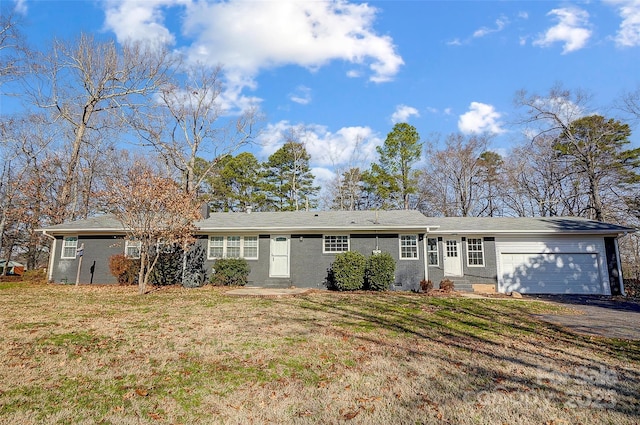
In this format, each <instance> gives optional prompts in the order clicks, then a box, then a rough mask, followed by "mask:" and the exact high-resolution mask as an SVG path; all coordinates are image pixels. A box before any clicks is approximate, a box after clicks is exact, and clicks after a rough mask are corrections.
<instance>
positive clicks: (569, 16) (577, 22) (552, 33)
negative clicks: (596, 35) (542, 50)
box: [533, 7, 591, 54]
mask: <svg viewBox="0 0 640 425" xmlns="http://www.w3.org/2000/svg"><path fill="white" fill-rule="evenodd" d="M547 16H555V18H556V19H557V21H558V23H557V24H556V25H555V26H553V27H551V28H549V29H548V30H547V31H546V32H545V33H544V34H542V35H541V36H540V37H538V38H537V39H536V40H535V41H534V42H533V44H534V45H536V46H541V47H548V46H551V45H552V44H554V43H558V42H559V43H563V49H562V54H566V53H569V52H573V51H576V50H580V49H582V48H583V47H584V46H585V45H586V44H587V41H588V40H589V37H591V30H590V29H589V28H588V27H589V14H588V13H587V12H586V11H584V10H582V9H579V8H576V7H567V8H561V9H553V10H551V11H550V12H549V13H547Z"/></svg>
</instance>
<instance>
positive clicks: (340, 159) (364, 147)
mask: <svg viewBox="0 0 640 425" xmlns="http://www.w3.org/2000/svg"><path fill="white" fill-rule="evenodd" d="M290 133H293V134H295V135H296V138H297V141H299V142H302V143H304V144H305V147H306V149H307V152H308V153H309V156H310V157H311V160H310V163H311V166H312V167H319V168H322V167H324V168H336V167H338V168H340V167H350V166H358V165H360V164H364V163H369V162H370V161H371V160H373V159H374V158H375V148H376V146H379V145H382V143H383V140H382V139H380V138H379V137H378V136H377V135H375V134H374V133H373V130H371V128H369V127H344V128H341V129H340V130H338V131H337V132H335V133H333V132H330V131H329V130H328V129H327V128H326V127H325V126H322V125H316V124H312V125H303V124H291V123H289V122H288V121H280V122H278V123H275V124H269V125H267V127H266V128H265V129H264V131H263V132H262V133H261V134H260V136H259V138H258V143H260V144H261V145H262V151H261V155H262V156H263V157H264V159H266V158H267V157H268V156H269V155H271V154H272V153H274V152H275V151H277V150H278V149H280V147H282V145H283V144H284V142H285V138H286V135H287V134H290Z"/></svg>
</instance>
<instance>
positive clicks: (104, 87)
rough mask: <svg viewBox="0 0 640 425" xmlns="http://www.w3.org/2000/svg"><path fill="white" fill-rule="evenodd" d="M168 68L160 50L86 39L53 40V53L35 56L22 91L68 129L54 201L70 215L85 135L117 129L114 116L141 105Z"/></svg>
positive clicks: (166, 72)
mask: <svg viewBox="0 0 640 425" xmlns="http://www.w3.org/2000/svg"><path fill="white" fill-rule="evenodd" d="M171 65H172V60H171V56H170V55H169V54H168V53H167V52H166V51H165V50H162V49H157V48H151V47H150V46H146V45H142V44H133V43H132V44H124V45H123V46H122V47H118V46H117V45H116V44H115V42H113V41H106V42H101V41H96V40H95V39H94V37H92V36H90V35H86V34H82V35H80V37H79V38H78V39H77V40H76V41H75V42H62V41H58V40H56V41H54V43H53V48H52V49H51V52H49V53H48V54H47V55H39V56H35V57H34V58H33V60H32V61H31V64H30V67H31V71H32V73H31V76H30V78H28V79H27V80H26V81H25V90H26V92H27V94H28V95H29V97H30V98H31V99H32V101H33V102H34V103H35V104H36V105H38V106H39V107H42V108H45V109H46V110H48V111H50V113H51V117H52V121H56V122H63V123H65V124H66V125H67V126H68V128H69V133H70V137H69V143H68V147H67V148H66V151H67V152H68V157H67V158H66V160H65V161H64V164H63V168H64V179H63V183H62V186H61V188H60V193H59V194H58V198H57V202H58V204H59V206H60V208H61V209H65V210H66V213H65V217H63V218H70V217H73V216H74V213H75V211H72V210H69V205H70V204H71V203H72V193H73V187H74V185H75V183H76V182H77V178H78V177H77V170H78V165H79V163H80V154H81V151H82V147H83V146H84V145H85V144H86V143H87V140H88V137H89V136H88V134H89V133H92V132H100V131H103V130H104V129H105V128H109V127H113V126H116V125H119V124H120V123H119V121H118V120H117V118H116V117H117V116H119V115H120V114H122V113H123V112H124V110H126V109H128V108H132V107H134V106H136V105H137V104H138V103H140V102H144V101H146V100H145V96H147V95H149V94H150V93H152V92H154V91H155V90H156V89H157V88H158V87H159V86H161V85H162V84H163V83H164V81H165V80H166V77H167V75H168V73H169V72H170V67H171Z"/></svg>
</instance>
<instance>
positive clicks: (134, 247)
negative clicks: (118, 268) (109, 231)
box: [124, 239, 142, 259]
mask: <svg viewBox="0 0 640 425" xmlns="http://www.w3.org/2000/svg"><path fill="white" fill-rule="evenodd" d="M141 247H142V242H140V241H132V240H128V239H127V240H125V241H124V255H125V257H127V258H133V259H137V258H140V248H141Z"/></svg>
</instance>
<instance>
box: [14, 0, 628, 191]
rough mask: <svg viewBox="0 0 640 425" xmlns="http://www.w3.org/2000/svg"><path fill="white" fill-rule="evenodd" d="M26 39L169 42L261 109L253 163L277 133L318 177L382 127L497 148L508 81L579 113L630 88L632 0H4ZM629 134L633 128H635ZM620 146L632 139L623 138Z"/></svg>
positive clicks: (512, 130)
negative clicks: (462, 136)
mask: <svg viewBox="0 0 640 425" xmlns="http://www.w3.org/2000/svg"><path fill="white" fill-rule="evenodd" d="M16 8H17V10H18V11H19V12H20V13H21V14H22V15H23V21H24V24H25V25H24V32H25V34H26V36H27V39H28V41H29V42H30V43H32V44H34V45H36V46H39V47H44V46H46V45H47V44H48V42H49V41H50V40H51V39H52V38H53V37H54V36H55V37H61V38H72V37H75V36H76V35H77V34H79V32H80V31H85V32H92V33H95V34H99V35H100V36H102V37H113V38H115V39H117V40H118V41H123V40H125V39H127V38H133V39H138V40H148V39H152V40H155V41H164V42H168V43H170V45H171V47H172V48H173V49H176V50H179V51H181V52H183V53H184V54H185V55H186V57H187V58H188V60H191V61H196V60H197V61H200V62H203V63H207V64H210V65H216V64H222V65H223V66H224V69H225V75H224V78H225V82H226V88H227V91H226V93H225V95H224V100H225V102H226V104H227V105H228V107H229V109H230V110H239V109H242V108H243V107H246V105H248V104H257V105H259V106H260V108H261V110H262V112H263V113H264V114H265V117H266V122H265V124H264V129H263V134H262V135H261V137H260V141H261V145H259V146H256V147H255V149H254V151H255V153H256V155H257V156H258V157H259V159H266V156H267V155H268V154H270V153H272V152H273V151H275V150H276V149H277V148H278V147H279V146H280V144H281V143H282V134H283V132H285V131H287V130H288V129H290V128H292V127H293V128H297V129H298V130H299V132H300V133H301V134H303V135H304V137H303V138H304V140H303V141H305V142H306V143H307V150H308V151H309V153H310V154H311V157H312V166H313V168H314V172H315V173H316V175H317V176H318V177H319V178H320V179H321V180H322V179H326V178H329V177H330V176H331V172H332V170H335V169H339V168H344V167H346V166H349V165H364V164H366V163H367V162H368V161H371V160H375V154H374V148H375V146H376V145H379V144H381V143H382V142H383V141H384V138H385V137H386V134H387V133H388V132H389V131H390V130H391V129H392V127H393V124H394V123H395V122H409V123H410V124H412V125H414V126H415V127H416V128H417V130H418V132H419V133H420V134H421V136H422V138H423V140H425V141H426V140H429V139H433V135H434V134H441V135H443V136H446V135H447V134H450V133H453V132H458V131H460V132H463V133H466V134H474V133H481V132H484V133H488V134H491V135H492V136H493V137H492V144H491V148H493V149H494V150H497V151H499V152H501V153H506V152H508V150H509V148H510V147H511V146H514V145H515V144H517V143H521V142H522V140H523V139H522V136H521V131H520V130H521V129H518V128H517V127H516V126H514V125H513V123H514V121H515V120H516V116H517V113H518V111H517V110H516V109H514V105H513V99H514V94H515V92H516V91H517V90H520V89H526V90H527V91H530V92H535V93H539V94H544V93H545V92H546V91H548V90H549V89H550V88H551V87H552V86H553V85H554V84H556V83H562V84H563V85H564V86H565V87H566V88H569V89H584V90H587V91H588V92H590V93H591V94H592V95H593V102H592V103H593V104H592V106H593V112H599V113H601V114H603V115H616V113H613V112H611V111H612V110H611V109H610V108H611V107H612V106H613V104H614V102H615V100H616V99H617V98H618V97H619V96H620V95H621V94H622V93H623V92H625V91H632V90H636V89H637V88H638V87H640V0H607V1H586V2H563V1H518V2H516V1H371V2H366V3H365V2H356V1H350V2H347V1H342V2H322V1H285V0H273V1H261V0H258V1H236V0H228V1H226V2H223V3H221V2H214V1H196V0H139V1H134V0H113V1H100V0H94V1H55V0H53V1H43V0H41V1H30V0H20V1H18V2H16ZM635 131H636V133H639V132H640V128H636V129H635ZM632 140H633V144H634V145H635V146H640V142H639V140H640V137H639V136H638V134H634V136H633V138H632Z"/></svg>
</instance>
